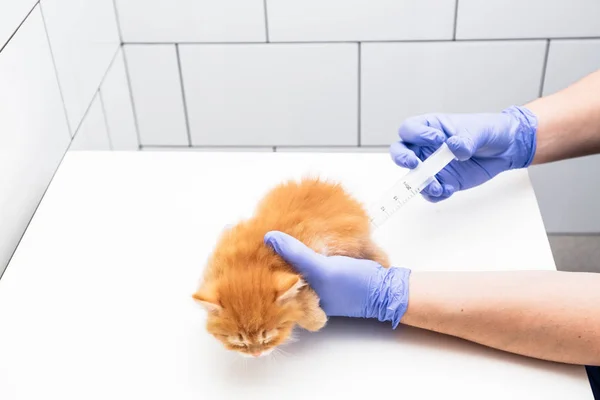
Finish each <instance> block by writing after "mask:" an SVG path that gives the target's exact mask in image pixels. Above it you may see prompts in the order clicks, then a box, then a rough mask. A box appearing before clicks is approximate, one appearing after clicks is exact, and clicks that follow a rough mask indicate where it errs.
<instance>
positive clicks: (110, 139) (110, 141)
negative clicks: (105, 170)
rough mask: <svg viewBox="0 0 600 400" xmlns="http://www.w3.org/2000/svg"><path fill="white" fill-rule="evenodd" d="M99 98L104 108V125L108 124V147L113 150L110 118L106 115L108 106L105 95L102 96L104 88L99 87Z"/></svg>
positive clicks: (101, 106)
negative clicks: (106, 105)
mask: <svg viewBox="0 0 600 400" xmlns="http://www.w3.org/2000/svg"><path fill="white" fill-rule="evenodd" d="M98 100H100V108H102V115H103V116H104V125H105V126H106V135H107V136H108V147H109V148H110V150H111V151H113V150H114V149H115V148H114V146H113V142H112V136H111V134H110V126H109V125H108V118H107V117H106V107H105V106H104V97H103V96H102V89H101V88H99V89H98Z"/></svg>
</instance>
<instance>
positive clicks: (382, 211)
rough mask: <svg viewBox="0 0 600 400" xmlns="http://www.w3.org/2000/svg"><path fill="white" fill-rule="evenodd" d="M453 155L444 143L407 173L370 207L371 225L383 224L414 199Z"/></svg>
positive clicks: (452, 158)
mask: <svg viewBox="0 0 600 400" xmlns="http://www.w3.org/2000/svg"><path fill="white" fill-rule="evenodd" d="M454 159H455V157H454V154H452V151H450V149H449V148H448V146H447V145H446V144H445V143H444V144H442V145H441V146H440V148H439V149H437V150H436V151H435V152H434V153H433V154H432V155H431V156H430V157H428V158H427V159H426V160H425V161H423V162H421V163H419V165H418V166H417V167H416V168H415V169H412V170H411V171H409V172H408V173H407V174H406V175H405V176H404V177H403V178H402V179H401V180H400V181H398V182H397V183H396V185H394V186H393V187H391V188H390V189H389V190H388V191H387V193H386V194H384V195H383V197H382V198H380V200H379V201H378V202H375V203H374V204H373V205H372V208H371V212H369V214H370V217H371V218H370V220H371V225H372V226H373V227H375V228H377V227H379V226H380V225H381V224H383V223H384V222H385V221H386V220H387V219H388V218H389V217H391V216H392V215H393V214H394V213H395V212H396V211H398V210H399V209H400V208H402V207H404V205H406V203H408V202H409V201H410V200H411V199H413V198H415V197H416V196H417V195H418V194H419V193H421V191H422V190H423V189H424V188H425V187H426V186H427V185H428V184H429V182H431V181H432V179H434V178H433V177H435V175H436V174H437V173H438V172H439V171H441V170H442V169H443V168H444V167H445V166H446V165H448V164H449V163H450V162H451V161H452V160H454Z"/></svg>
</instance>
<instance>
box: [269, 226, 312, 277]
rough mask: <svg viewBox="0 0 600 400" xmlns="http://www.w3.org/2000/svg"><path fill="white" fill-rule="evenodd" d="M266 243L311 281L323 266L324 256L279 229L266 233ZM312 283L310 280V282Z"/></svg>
mask: <svg viewBox="0 0 600 400" xmlns="http://www.w3.org/2000/svg"><path fill="white" fill-rule="evenodd" d="M264 241H265V244H266V245H267V246H270V247H271V248H273V250H275V252H276V253H277V254H278V255H279V256H280V257H281V258H283V259H284V260H285V261H286V262H287V263H289V264H291V265H292V267H294V268H295V269H296V270H297V271H298V272H299V273H300V274H301V275H303V276H304V277H305V278H307V279H308V280H309V281H310V276H311V275H313V272H314V271H315V270H316V269H318V268H319V267H320V266H321V263H322V261H323V259H324V256H323V255H321V254H317V253H315V252H314V251H313V250H312V249H310V248H308V247H307V246H306V245H305V244H304V243H302V242H301V241H299V240H298V239H296V238H294V237H292V236H290V235H288V234H287V233H283V232H279V231H271V232H268V233H267V234H266V235H265V238H264ZM309 283H310V282H309Z"/></svg>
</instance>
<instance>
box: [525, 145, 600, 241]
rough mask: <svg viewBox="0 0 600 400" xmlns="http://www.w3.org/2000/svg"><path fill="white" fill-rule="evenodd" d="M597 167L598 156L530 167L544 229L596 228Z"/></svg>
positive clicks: (598, 224)
mask: <svg viewBox="0 0 600 400" xmlns="http://www.w3.org/2000/svg"><path fill="white" fill-rule="evenodd" d="M598 170H600V156H598V155H597V156H590V157H583V158H578V159H573V160H567V161H560V162H556V163H552V164H545V165H540V166H534V167H532V168H530V169H529V175H530V177H531V182H532V184H533V188H534V190H535V194H536V196H537V198H538V202H539V206H540V211H541V213H542V217H543V219H544V225H545V226H546V231H548V232H550V233H572V232H577V233H597V232H599V231H600V213H599V212H598V204H600V180H599V179H598ZM559 182H560V184H559ZM559 185H560V186H559Z"/></svg>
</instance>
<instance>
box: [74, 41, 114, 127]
mask: <svg viewBox="0 0 600 400" xmlns="http://www.w3.org/2000/svg"><path fill="white" fill-rule="evenodd" d="M120 49H121V47H120V46H119V47H117V51H115V54H113V57H112V59H111V60H110V63H109V64H108V67H107V68H106V71H104V75H102V79H100V83H98V87H97V88H96V91H95V92H94V95H93V96H92V99H91V100H90V103H89V104H88V105H87V108H86V109H85V112H84V113H83V116H82V117H81V120H80V121H79V123H78V124H77V128H76V129H75V130H74V131H73V138H75V135H76V134H77V131H78V130H79V128H81V124H82V123H83V120H84V119H85V117H86V116H87V114H88V112H89V111H90V108H91V107H92V104H93V103H94V98H95V97H96V93H97V92H98V91H99V90H100V88H101V87H102V84H103V83H104V80H105V79H106V75H108V72H109V71H110V69H111V68H112V66H113V64H114V63H115V60H116V59H117V55H118V54H119V50H120Z"/></svg>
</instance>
